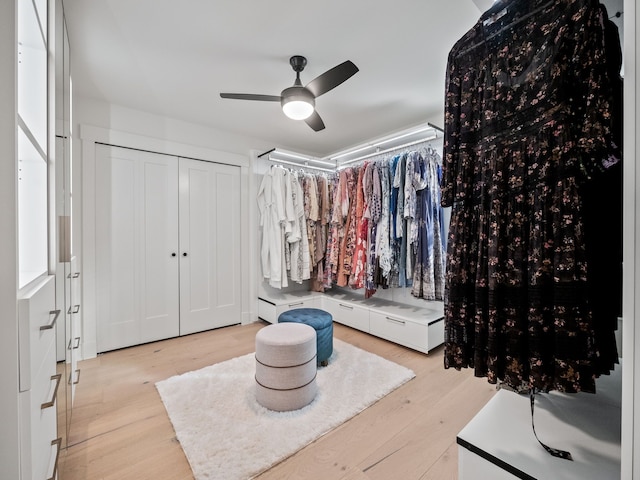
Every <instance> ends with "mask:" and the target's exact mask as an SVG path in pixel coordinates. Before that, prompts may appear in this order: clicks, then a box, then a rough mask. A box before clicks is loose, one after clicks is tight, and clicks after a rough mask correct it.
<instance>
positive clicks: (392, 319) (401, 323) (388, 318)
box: [385, 317, 406, 325]
mask: <svg viewBox="0 0 640 480" xmlns="http://www.w3.org/2000/svg"><path fill="white" fill-rule="evenodd" d="M385 318H386V319H387V320H389V321H390V322H393V323H397V324H398V325H404V324H405V323H406V322H405V321H404V320H398V319H396V318H391V317H385Z"/></svg>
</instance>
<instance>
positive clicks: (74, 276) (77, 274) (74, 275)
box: [71, 272, 80, 278]
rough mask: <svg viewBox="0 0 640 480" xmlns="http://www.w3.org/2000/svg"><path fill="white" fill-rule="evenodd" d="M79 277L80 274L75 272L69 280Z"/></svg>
mask: <svg viewBox="0 0 640 480" xmlns="http://www.w3.org/2000/svg"><path fill="white" fill-rule="evenodd" d="M79 276H80V272H76V273H74V274H73V277H71V278H78V277H79Z"/></svg>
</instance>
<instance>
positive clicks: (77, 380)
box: [73, 368, 80, 385]
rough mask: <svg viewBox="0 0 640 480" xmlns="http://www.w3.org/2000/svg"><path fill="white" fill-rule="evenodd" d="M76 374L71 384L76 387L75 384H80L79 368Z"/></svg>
mask: <svg viewBox="0 0 640 480" xmlns="http://www.w3.org/2000/svg"><path fill="white" fill-rule="evenodd" d="M76 374H77V376H76V381H75V382H73V384H74V385H77V384H79V383H80V369H79V368H78V369H77V370H76Z"/></svg>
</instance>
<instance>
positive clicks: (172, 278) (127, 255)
mask: <svg viewBox="0 0 640 480" xmlns="http://www.w3.org/2000/svg"><path fill="white" fill-rule="evenodd" d="M178 262H179V259H178V160H177V158H176V157H171V156H167V155H159V154H153V153H148V152H142V151H138V150H131V149H127V148H118V147H112V146H106V145H97V146H96V301H97V342H98V345H97V346H98V351H99V352H102V351H106V350H113V349H116V348H121V347H126V346H131V345H137V344H140V343H145V342H150V341H154V340H159V339H163V338H169V337H174V336H177V335H178V334H179V320H178V314H179V298H178Z"/></svg>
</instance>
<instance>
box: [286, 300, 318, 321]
mask: <svg viewBox="0 0 640 480" xmlns="http://www.w3.org/2000/svg"><path fill="white" fill-rule="evenodd" d="M319 306H320V302H319V298H318V297H313V298H305V299H303V300H292V301H290V302H289V303H285V304H282V305H278V306H277V307H276V321H277V320H278V317H279V316H280V314H281V313H282V312H288V311H289V310H294V309H296V308H318V307H319Z"/></svg>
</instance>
